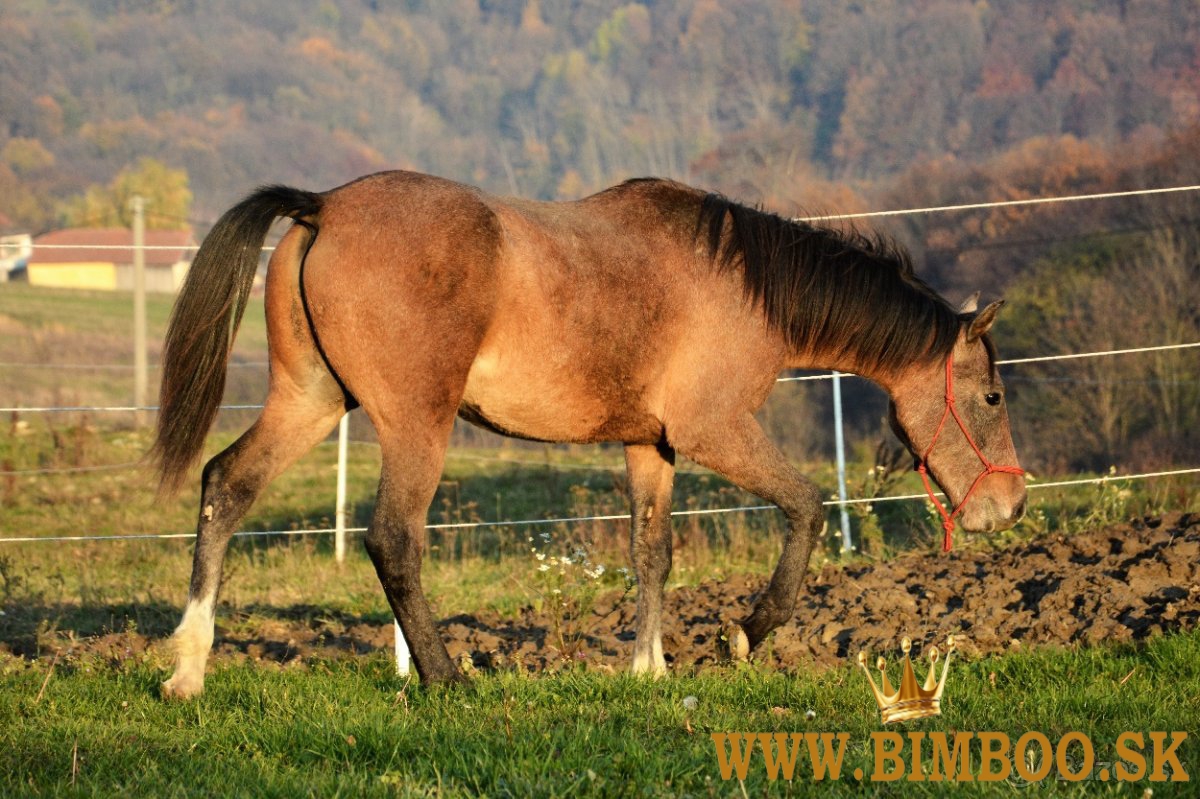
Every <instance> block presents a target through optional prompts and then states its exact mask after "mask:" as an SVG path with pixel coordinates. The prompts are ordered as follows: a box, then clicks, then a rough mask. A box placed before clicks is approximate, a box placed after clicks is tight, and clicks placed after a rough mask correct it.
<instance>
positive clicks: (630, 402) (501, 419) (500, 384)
mask: <svg viewBox="0 0 1200 799" xmlns="http://www.w3.org/2000/svg"><path fill="white" fill-rule="evenodd" d="M642 399H643V398H641V397H636V396H628V395H625V392H622V391H619V390H616V387H606V386H603V385H600V386H597V385H591V384H589V381H587V380H586V379H584V378H582V377H581V376H580V375H578V374H577V373H574V372H571V371H570V370H564V369H556V368H554V367H553V366H552V365H550V364H535V363H516V362H509V363H501V359H500V358H498V357H496V356H488V355H483V354H481V355H480V357H478V358H477V359H476V361H475V363H474V364H473V365H472V367H471V371H470V373H469V375H468V377H467V387H466V391H465V393H464V395H463V400H462V403H461V404H460V406H459V409H458V415H459V416H461V417H462V418H463V419H466V420H467V421H469V422H471V423H473V424H476V425H479V426H480V427H483V428H486V429H488V430H492V431H493V432H497V433H501V434H503V435H507V436H513V437H516V438H527V439H533V440H536V441H562V442H575V443H589V442H594V441H624V442H630V443H632V442H642V441H646V442H654V441H657V440H658V439H659V438H660V437H661V435H662V423H661V422H660V421H659V420H658V419H657V418H655V416H654V415H653V414H651V413H650V412H648V410H646V409H645V408H644V402H643V401H642Z"/></svg>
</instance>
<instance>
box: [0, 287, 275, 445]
mask: <svg viewBox="0 0 1200 799" xmlns="http://www.w3.org/2000/svg"><path fill="white" fill-rule="evenodd" d="M173 301H174V298H173V297H170V296H167V295H163V294H150V295H148V296H147V298H146V327H147V340H148V342H149V348H150V357H149V361H150V367H151V373H150V377H151V380H150V385H151V398H152V399H154V398H156V397H157V391H158V389H157V386H158V383H157V375H158V370H157V367H158V358H159V352H160V349H161V344H162V340H163V336H164V335H165V334H166V330H167V321H168V319H169V318H170V315H171V305H172V302H173ZM266 350H267V333H266V321H265V319H264V318H263V310H262V300H261V298H258V297H256V298H253V299H252V300H251V303H250V306H249V308H248V309H247V310H246V316H245V318H244V320H243V324H242V327H241V331H240V332H239V333H238V338H237V342H236V344H235V345H234V355H233V359H234V361H235V362H238V361H250V362H256V363H257V362H263V361H265V360H266ZM0 364H2V365H0V404H3V405H6V406H7V405H18V404H19V405H26V406H29V405H39V404H51V405H71V406H80V405H112V404H117V405H128V404H130V403H131V402H132V400H133V371H132V366H133V298H132V295H131V294H129V293H128V292H112V291H75V290H71V289H47V288H41V287H36V286H30V285H28V284H25V283H0ZM24 364H28V366H22V365H24ZM52 366H57V367H58V368H50V367H52ZM63 367H66V368H63ZM84 367H91V368H84ZM266 374H267V370H266V368H265V367H259V368H237V369H234V370H232V373H231V376H230V381H229V389H228V394H227V397H226V399H227V401H228V402H231V403H234V402H237V403H243V402H261V401H262V396H263V392H264V389H265V386H266ZM110 421H112V422H116V423H124V422H126V421H127V418H125V417H105V423H108V422H110Z"/></svg>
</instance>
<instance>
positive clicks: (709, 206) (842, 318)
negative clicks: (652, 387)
mask: <svg viewBox="0 0 1200 799" xmlns="http://www.w3.org/2000/svg"><path fill="white" fill-rule="evenodd" d="M727 219H728V220H729V221H728V222H727V221H726V220H727ZM696 236H697V238H698V239H702V240H704V241H705V242H706V243H707V245H708V249H709V252H710V253H711V254H712V257H713V259H714V261H715V262H716V263H717V265H718V267H719V268H721V269H734V268H740V269H741V272H742V278H743V281H744V283H743V285H744V288H745V291H746V296H747V298H748V299H750V300H751V301H752V302H754V303H755V304H757V305H758V306H759V307H761V308H762V310H763V313H764V314H765V315H766V318H767V322H768V324H770V325H771V326H772V327H774V328H775V329H777V330H779V331H780V332H782V333H783V334H784V336H785V337H786V339H787V342H788V344H789V345H790V346H791V347H793V348H795V349H796V350H798V351H801V352H813V353H827V354H830V355H833V356H835V357H844V356H850V357H852V358H854V359H855V360H856V361H857V362H858V363H859V364H860V365H861V366H862V367H863V368H866V369H871V370H880V371H893V370H896V369H900V368H903V367H905V366H907V365H909V364H912V363H914V362H921V361H928V360H932V359H934V358H944V357H946V356H947V355H948V354H949V353H950V351H951V350H952V349H953V348H954V343H955V342H956V341H957V339H958V333H959V329H960V326H961V322H962V320H961V318H960V317H959V314H958V312H957V311H956V310H955V309H954V308H953V307H951V306H950V304H949V303H947V302H946V301H945V300H944V299H942V298H941V297H940V296H939V295H938V294H937V292H935V291H934V290H933V289H931V288H930V287H929V286H927V285H926V284H925V283H924V282H922V281H921V279H920V278H918V277H917V276H916V275H915V274H914V273H913V267H912V262H911V261H910V260H909V257H908V254H907V253H906V252H905V251H904V250H903V249H902V248H901V247H900V246H899V245H898V244H896V243H895V242H894V241H891V240H890V239H887V238H885V237H883V236H868V235H865V234H863V233H860V232H858V231H857V230H854V229H853V228H850V229H847V230H840V231H839V230H830V229H827V228H819V227H815V226H813V225H810V224H808V223H805V222H794V221H791V220H788V219H784V218H782V217H780V216H776V215H775V214H771V213H766V212H764V211H760V210H756V209H754V208H748V207H746V206H744V205H739V204H738V203H735V202H733V201H731V200H729V199H728V198H725V197H722V196H721V195H718V194H709V195H707V196H706V197H705V198H704V200H703V201H702V202H701V204H700V217H699V219H698V220H697V226H696Z"/></svg>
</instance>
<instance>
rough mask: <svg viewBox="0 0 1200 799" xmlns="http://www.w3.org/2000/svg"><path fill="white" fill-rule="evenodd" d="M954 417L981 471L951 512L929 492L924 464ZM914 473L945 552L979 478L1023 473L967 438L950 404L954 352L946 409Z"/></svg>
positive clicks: (948, 367) (948, 366)
mask: <svg viewBox="0 0 1200 799" xmlns="http://www.w3.org/2000/svg"><path fill="white" fill-rule="evenodd" d="M950 417H954V421H955V422H956V423H957V424H958V429H959V430H961V431H962V434H963V436H965V437H966V439H967V443H968V444H970V445H971V449H973V450H975V454H976V455H977V456H978V457H979V462H980V463H982V464H983V471H982V472H980V473H979V475H978V476H977V477H976V478H975V482H973V483H971V487H970V488H969V489H967V493H966V494H965V495H964V496H963V498H962V502H960V503H958V507H957V508H955V509H954V511H953V512H950V511H947V510H946V506H945V505H943V504H942V503H941V502H940V501H939V500H938V498H937V496H936V495H935V494H934V493H933V484H932V483H930V482H929V470H928V469H927V468H926V464H928V463H929V453H930V452H932V451H933V447H934V445H935V444H937V441H938V438H939V437H940V436H941V435H942V429H943V428H944V427H945V426H946V419H948V418H950ZM917 472H918V473H919V474H920V475H921V480H922V481H923V482H924V483H925V492H926V493H927V494H929V500H930V502H932V503H933V506H934V507H935V508H937V512H938V514H939V515H940V516H941V517H942V529H943V530H944V531H945V537H944V538H943V539H942V551H943V552H949V551H950V546H951V544H952V543H953V537H954V527H955V524H956V522H955V518H956V517H957V516H958V514H960V513H962V510H963V508H964V507H966V505H967V500H968V499H970V498H971V494H972V493H973V492H974V491H975V489H976V488H977V487H978V486H979V483H980V481H982V480H983V478H985V477H987V476H988V475H989V474H996V473H997V472H1000V473H1004V474H1017V475H1023V474H1025V470H1024V469H1022V468H1020V467H1019V466H997V465H996V464H994V463H992V462H991V461H989V460H988V459H987V457H986V456H985V455H984V454H983V451H982V450H980V449H979V445H978V444H976V443H975V439H973V438H971V434H970V433H969V432H968V431H967V426H966V425H965V424H963V420H962V417H960V416H959V415H958V408H956V407H955V405H954V354H953V353H951V354H950V355H949V356H947V358H946V408H945V409H944V410H943V411H942V418H941V421H939V422H938V426H937V430H935V431H934V433H933V440H932V441H930V442H929V446H928V447H926V449H925V454H924V455H922V456H921V460H920V461H918V462H917Z"/></svg>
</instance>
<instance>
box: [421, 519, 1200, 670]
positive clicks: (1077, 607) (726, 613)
mask: <svg viewBox="0 0 1200 799" xmlns="http://www.w3.org/2000/svg"><path fill="white" fill-rule="evenodd" d="M765 584H766V580H765V579H764V578H759V577H744V576H740V577H733V578H730V579H728V580H725V581H723V582H719V583H716V582H714V583H706V584H703V585H700V586H697V587H695V588H679V589H676V590H674V591H671V592H670V593H668V595H667V597H666V607H665V611H664V622H663V650H664V653H665V655H666V657H667V659H668V661H670V662H672V663H673V664H674V666H675V668H680V667H685V668H686V667H688V666H689V665H691V664H703V663H706V662H710V661H712V660H713V658H714V656H715V652H716V641H717V636H718V635H719V634H720V630H721V624H722V621H723V620H724V619H726V618H740V617H741V616H743V615H745V614H746V613H747V612H748V610H749V608H750V607H751V606H752V604H753V600H754V599H755V598H756V597H757V594H758V592H759V591H761V590H762V589H763V588H764V587H765ZM616 600H617V598H616V597H611V598H609V599H608V600H607V601H601V602H599V603H598V605H597V608H596V613H597V614H598V616H599V618H597V620H596V622H595V623H594V624H593V625H591V627H590V630H589V631H590V633H591V634H590V635H589V636H588V637H587V639H586V642H585V645H584V647H583V649H582V651H583V653H584V656H585V658H587V659H589V660H593V661H599V662H602V663H609V664H612V665H614V666H616V667H623V666H625V665H626V664H627V663H628V662H629V659H630V657H631V654H632V650H633V617H634V601H633V599H632V597H627V598H625V599H624V600H620V601H616ZM1197 624H1200V514H1178V515H1173V516H1169V517H1166V518H1161V519H1146V520H1142V521H1140V522H1136V523H1134V524H1130V525H1121V526H1117V527H1111V528H1107V529H1105V530H1102V531H1097V532H1092V533H1087V534H1082V535H1075V536H1071V537H1069V538H1068V537H1053V538H1045V539H1041V540H1038V541H1034V542H1031V543H1027V544H1022V545H1019V546H1016V547H1013V548H1011V549H1007V550H1003V551H995V552H966V551H961V550H959V551H955V552H952V553H950V554H949V555H942V554H941V553H929V554H926V553H911V554H907V555H904V556H902V557H899V558H897V559H895V560H892V561H889V562H886V563H878V564H864V565H859V566H851V567H843V568H839V567H835V566H827V567H825V568H824V569H823V570H822V571H821V572H820V573H819V574H818V575H816V576H815V577H814V578H812V579H810V581H809V584H808V586H807V589H806V590H805V591H803V592H802V593H801V596H800V600H799V605H798V608H797V611H796V614H795V617H794V618H793V620H792V621H791V622H789V623H788V624H786V625H784V626H783V627H781V628H780V629H779V630H778V631H776V633H775V639H774V641H773V643H772V644H771V645H770V646H768V647H766V648H765V651H761V652H760V653H758V654H757V657H759V658H762V659H764V660H769V661H770V662H772V663H774V664H775V665H777V666H779V667H782V668H798V667H805V666H810V665H819V666H828V665H837V664H842V663H845V662H846V659H847V658H849V657H853V656H855V655H856V654H857V653H858V651H859V650H860V649H866V650H868V651H871V652H884V651H892V650H894V649H896V648H897V646H898V645H899V641H900V639H901V638H902V637H904V636H909V637H911V638H912V639H913V640H914V641H915V642H921V643H923V644H930V643H934V642H935V641H939V640H943V639H944V638H945V636H946V635H948V634H954V635H955V636H956V638H957V641H958V646H959V647H960V649H961V650H963V651H965V652H966V653H968V654H982V653H987V652H998V651H1002V650H1006V649H1010V648H1012V647H1013V646H1022V647H1031V646H1038V645H1041V644H1060V645H1070V644H1077V643H1080V644H1093V643H1099V642H1118V641H1129V640H1137V639H1142V638H1146V637H1148V636H1151V635H1157V634H1161V633H1164V632H1168V631H1175V630H1185V629H1192V628H1194V627H1196V626H1197ZM551 629H552V625H551V624H550V620H549V619H546V618H543V617H540V616H539V615H538V614H536V613H533V612H532V610H530V611H528V612H527V613H526V614H525V615H524V617H523V618H521V619H512V618H502V617H499V616H496V615H493V614H476V615H474V616H470V617H467V616H460V617H456V618H454V619H450V620H448V621H447V622H445V623H444V625H443V633H444V634H446V636H447V640H448V645H449V646H451V654H454V655H459V654H461V653H464V652H466V653H470V654H471V655H472V656H473V657H474V658H475V660H476V661H480V660H481V658H480V655H484V654H487V653H491V652H498V653H500V654H501V655H503V656H505V657H511V656H512V655H513V654H514V653H521V655H523V656H524V657H523V660H525V661H526V662H528V661H529V659H531V658H532V659H533V660H535V661H536V662H538V663H540V664H542V665H546V664H547V663H550V662H553V660H554V659H555V657H556V655H557V652H555V651H554V647H553V645H552V644H551V642H553V641H554V640H555V638H554V636H553V635H552V634H551ZM760 649H762V648H760Z"/></svg>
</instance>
